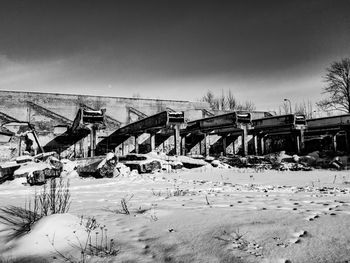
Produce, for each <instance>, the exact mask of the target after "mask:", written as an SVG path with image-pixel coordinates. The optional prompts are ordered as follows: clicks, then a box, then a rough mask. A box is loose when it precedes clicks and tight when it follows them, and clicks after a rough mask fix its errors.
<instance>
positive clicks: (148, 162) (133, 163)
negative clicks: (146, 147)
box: [119, 154, 162, 174]
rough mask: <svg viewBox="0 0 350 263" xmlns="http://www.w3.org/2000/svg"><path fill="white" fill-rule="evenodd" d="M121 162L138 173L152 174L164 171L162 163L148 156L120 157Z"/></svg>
mask: <svg viewBox="0 0 350 263" xmlns="http://www.w3.org/2000/svg"><path fill="white" fill-rule="evenodd" d="M119 161H120V162H121V163H123V164H124V165H126V166H127V167H129V168H130V170H137V171H138V173H140V174H141V173H152V172H155V171H160V170H161V169H162V165H161V161H160V160H157V159H154V158H152V157H150V156H148V155H146V154H128V155H126V156H123V157H120V158H119Z"/></svg>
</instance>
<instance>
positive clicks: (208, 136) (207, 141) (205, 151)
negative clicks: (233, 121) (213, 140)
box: [204, 133, 210, 157]
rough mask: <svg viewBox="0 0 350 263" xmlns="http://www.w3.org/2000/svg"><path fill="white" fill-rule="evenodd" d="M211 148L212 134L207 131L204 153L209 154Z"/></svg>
mask: <svg viewBox="0 0 350 263" xmlns="http://www.w3.org/2000/svg"><path fill="white" fill-rule="evenodd" d="M209 149H210V135H209V134H208V133H206V134H205V135H204V155H205V156H206V157H207V156H209Z"/></svg>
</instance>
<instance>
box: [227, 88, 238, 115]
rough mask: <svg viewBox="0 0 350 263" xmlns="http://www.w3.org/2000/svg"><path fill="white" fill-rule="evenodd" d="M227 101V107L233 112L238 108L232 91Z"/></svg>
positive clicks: (229, 92)
mask: <svg viewBox="0 0 350 263" xmlns="http://www.w3.org/2000/svg"><path fill="white" fill-rule="evenodd" d="M226 99H227V106H228V109H229V110H233V109H236V108H237V104H238V102H237V100H236V98H235V97H234V96H233V94H232V92H231V90H229V91H228V94H227V97H226Z"/></svg>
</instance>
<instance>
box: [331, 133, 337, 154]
mask: <svg viewBox="0 0 350 263" xmlns="http://www.w3.org/2000/svg"><path fill="white" fill-rule="evenodd" d="M332 142H333V150H334V151H335V152H336V151H337V134H334V135H333V136H332Z"/></svg>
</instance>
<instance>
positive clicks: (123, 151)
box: [122, 142, 125, 155]
mask: <svg viewBox="0 0 350 263" xmlns="http://www.w3.org/2000/svg"><path fill="white" fill-rule="evenodd" d="M122 155H125V142H122Z"/></svg>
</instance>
